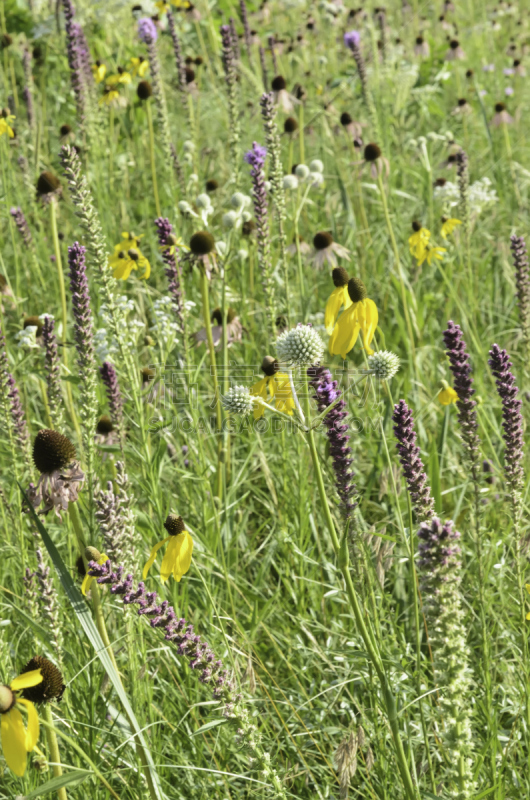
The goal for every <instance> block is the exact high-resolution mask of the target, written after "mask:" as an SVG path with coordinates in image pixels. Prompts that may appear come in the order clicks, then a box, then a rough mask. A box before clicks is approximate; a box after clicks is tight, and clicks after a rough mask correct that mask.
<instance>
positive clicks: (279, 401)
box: [250, 356, 295, 419]
mask: <svg viewBox="0 0 530 800" xmlns="http://www.w3.org/2000/svg"><path fill="white" fill-rule="evenodd" d="M261 369H262V372H264V374H265V377H264V378H262V379H261V380H260V381H258V382H257V383H255V384H254V386H251V387H250V394H251V395H252V396H253V397H261V398H262V399H263V400H265V402H267V403H271V402H272V401H273V400H274V404H275V407H276V409H277V410H278V411H283V413H284V414H289V415H290V414H292V413H293V409H294V407H295V405H294V399H293V393H292V390H291V382H290V380H289V376H288V375H286V374H285V373H283V372H280V371H279V369H280V365H279V364H278V362H277V361H276V359H275V358H273V357H272V356H265V358H264V359H263V361H262V362H261ZM264 413H265V408H264V406H262V405H261V404H260V403H255V404H254V419H260V418H261V417H262V416H263V414H264Z"/></svg>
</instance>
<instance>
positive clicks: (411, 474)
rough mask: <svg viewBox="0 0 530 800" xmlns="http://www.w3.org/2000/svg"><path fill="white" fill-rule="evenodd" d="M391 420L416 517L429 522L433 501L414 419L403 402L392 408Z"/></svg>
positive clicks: (432, 510)
mask: <svg viewBox="0 0 530 800" xmlns="http://www.w3.org/2000/svg"><path fill="white" fill-rule="evenodd" d="M392 419H393V421H394V435H395V437H396V439H397V440H398V446H397V451H398V454H399V460H400V462H401V466H402V468H403V475H404V476H405V480H406V481H407V489H408V491H409V494H410V497H411V500H412V505H413V506H414V510H415V512H416V516H417V518H418V519H419V520H421V521H423V520H429V519H431V518H432V516H433V514H434V500H433V497H432V495H431V489H430V486H429V482H428V480H427V475H426V474H425V467H424V466H423V462H422V460H421V456H420V448H419V447H418V446H417V444H416V439H417V436H416V431H415V430H414V417H413V416H412V411H411V410H410V408H409V407H408V405H407V404H406V403H405V401H404V400H400V401H399V403H396V405H395V406H394V413H393V414H392Z"/></svg>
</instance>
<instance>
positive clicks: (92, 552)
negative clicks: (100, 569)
mask: <svg viewBox="0 0 530 800" xmlns="http://www.w3.org/2000/svg"><path fill="white" fill-rule="evenodd" d="M85 557H86V560H87V561H96V562H97V563H98V564H99V565H100V566H102V565H103V564H106V563H107V561H108V560H109V557H108V556H107V555H105V553H100V552H99V550H96V548H95V547H87V549H86V550H85ZM95 580H96V579H95V578H94V576H93V575H89V574H88V572H87V573H86V574H85V577H84V578H83V583H82V584H81V594H83V595H85V596H86V594H87V592H88V590H89V589H90V586H91V584H92V581H95Z"/></svg>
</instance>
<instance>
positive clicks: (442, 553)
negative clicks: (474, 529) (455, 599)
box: [418, 517, 461, 591]
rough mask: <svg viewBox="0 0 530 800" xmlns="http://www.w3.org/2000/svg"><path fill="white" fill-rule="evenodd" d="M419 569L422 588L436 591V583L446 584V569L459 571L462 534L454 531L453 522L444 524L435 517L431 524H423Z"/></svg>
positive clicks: (419, 537)
mask: <svg viewBox="0 0 530 800" xmlns="http://www.w3.org/2000/svg"><path fill="white" fill-rule="evenodd" d="M418 539H419V540H420V541H419V544H418V553H419V559H418V569H419V571H420V574H421V584H420V588H421V587H422V586H423V587H424V588H426V587H427V586H428V587H429V590H430V591H433V590H435V589H436V585H435V584H436V583H442V582H445V580H446V578H445V576H444V574H443V572H445V570H446V569H449V570H457V569H458V567H460V566H461V563H460V547H459V545H458V544H457V542H458V541H459V539H460V534H459V532H458V531H457V530H455V529H454V526H453V522H451V521H449V522H445V523H444V524H442V522H441V521H440V520H439V519H438V517H434V518H433V519H432V520H431V521H430V522H423V523H422V524H421V525H420V529H419V531H418Z"/></svg>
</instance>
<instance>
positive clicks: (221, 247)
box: [215, 242, 228, 258]
mask: <svg viewBox="0 0 530 800" xmlns="http://www.w3.org/2000/svg"><path fill="white" fill-rule="evenodd" d="M215 249H216V250H217V255H219V256H221V258H224V257H225V256H226V254H227V253H228V245H227V244H226V242H216V243H215Z"/></svg>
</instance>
